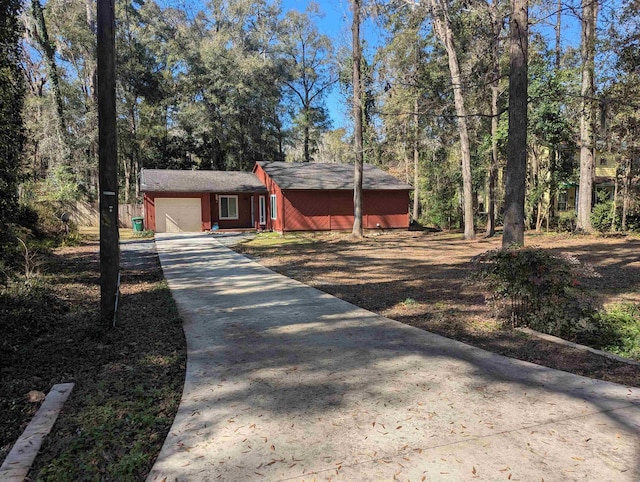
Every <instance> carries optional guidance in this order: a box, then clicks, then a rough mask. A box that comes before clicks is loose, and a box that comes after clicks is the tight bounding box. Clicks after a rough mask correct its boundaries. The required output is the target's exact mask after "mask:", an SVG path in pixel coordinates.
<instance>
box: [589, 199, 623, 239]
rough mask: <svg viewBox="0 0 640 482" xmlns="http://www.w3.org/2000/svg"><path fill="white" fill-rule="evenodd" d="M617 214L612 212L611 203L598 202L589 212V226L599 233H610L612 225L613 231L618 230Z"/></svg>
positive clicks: (618, 217) (618, 220) (618, 219)
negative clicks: (612, 225)
mask: <svg viewBox="0 0 640 482" xmlns="http://www.w3.org/2000/svg"><path fill="white" fill-rule="evenodd" d="M618 214H619V213H618V212H617V211H616V212H615V213H614V212H613V201H605V202H599V203H598V204H596V205H595V206H594V207H593V210H592V211H591V226H592V227H593V229H595V230H597V231H600V232H601V233H605V232H608V231H611V224H612V223H614V227H615V229H620V222H621V220H620V216H619V215H618ZM614 216H615V222H614Z"/></svg>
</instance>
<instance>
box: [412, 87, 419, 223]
mask: <svg viewBox="0 0 640 482" xmlns="http://www.w3.org/2000/svg"><path fill="white" fill-rule="evenodd" d="M413 122H414V128H415V132H414V138H413V213H412V216H411V219H413V220H414V221H415V222H416V223H417V222H418V220H419V219H420V141H419V137H418V136H419V135H420V125H419V124H420V114H419V113H418V97H417V94H416V98H415V99H414V101H413Z"/></svg>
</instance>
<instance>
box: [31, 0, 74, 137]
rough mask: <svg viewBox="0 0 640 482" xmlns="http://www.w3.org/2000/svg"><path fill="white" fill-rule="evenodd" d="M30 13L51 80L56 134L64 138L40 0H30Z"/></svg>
mask: <svg viewBox="0 0 640 482" xmlns="http://www.w3.org/2000/svg"><path fill="white" fill-rule="evenodd" d="M31 13H32V15H33V18H34V19H35V21H36V41H37V42H38V44H39V45H40V48H42V51H43V53H44V57H45V62H46V65H47V74H48V75H49V80H50V81H51V91H52V92H53V97H54V100H55V104H56V114H57V116H56V120H57V127H58V131H59V132H58V134H59V135H60V137H61V138H63V139H64V135H65V131H66V125H65V121H64V102H63V100H62V93H61V92H60V79H59V77H58V66H57V64H56V50H55V48H54V47H53V44H52V43H51V40H50V39H49V32H48V31H47V23H46V21H45V18H44V11H43V8H42V5H41V4H40V0H31Z"/></svg>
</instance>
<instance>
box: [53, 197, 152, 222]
mask: <svg viewBox="0 0 640 482" xmlns="http://www.w3.org/2000/svg"><path fill="white" fill-rule="evenodd" d="M56 204H58V205H57V206H56V208H57V210H58V211H66V212H68V213H69V214H70V215H71V217H70V219H71V221H72V222H74V223H75V224H77V225H78V226H100V210H99V204H98V203H88V202H84V201H76V202H64V203H56ZM137 216H140V217H142V216H143V210H142V204H119V205H118V225H119V226H120V227H121V228H131V227H132V224H131V218H133V217H137Z"/></svg>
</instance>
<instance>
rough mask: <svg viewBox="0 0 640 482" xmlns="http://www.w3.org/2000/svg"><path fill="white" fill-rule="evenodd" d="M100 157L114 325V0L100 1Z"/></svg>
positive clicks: (103, 294)
mask: <svg viewBox="0 0 640 482" xmlns="http://www.w3.org/2000/svg"><path fill="white" fill-rule="evenodd" d="M97 19H98V39H97V45H98V158H99V169H100V319H101V321H102V323H103V324H105V325H106V324H113V325H115V316H116V298H117V295H118V285H119V273H120V246H119V244H118V243H119V240H118V149H117V139H116V38H115V0H98V16H97Z"/></svg>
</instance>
